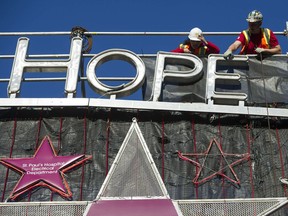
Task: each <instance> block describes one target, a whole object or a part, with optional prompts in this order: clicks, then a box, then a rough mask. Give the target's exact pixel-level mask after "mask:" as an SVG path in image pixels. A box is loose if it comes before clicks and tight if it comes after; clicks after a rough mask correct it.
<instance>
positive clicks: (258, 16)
mask: <svg viewBox="0 0 288 216" xmlns="http://www.w3.org/2000/svg"><path fill="white" fill-rule="evenodd" d="M246 20H247V21H248V22H259V21H262V20H263V15H262V13H261V12H260V11H258V10H253V11H251V12H250V13H249V14H248V17H247V19H246Z"/></svg>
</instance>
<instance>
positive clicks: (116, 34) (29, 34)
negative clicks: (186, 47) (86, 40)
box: [0, 30, 286, 36]
mask: <svg viewBox="0 0 288 216" xmlns="http://www.w3.org/2000/svg"><path fill="white" fill-rule="evenodd" d="M285 32H286V30H285V31H283V32H274V34H275V35H285ZM70 34H71V32H0V36H53V35H54V36H55V35H70ZM84 34H85V35H95V36H111V35H114V36H186V35H188V34H189V32H85V33H84ZM203 34H204V35H215V36H218V35H221V36H223V35H239V34H240V32H203Z"/></svg>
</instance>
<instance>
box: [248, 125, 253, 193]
mask: <svg viewBox="0 0 288 216" xmlns="http://www.w3.org/2000/svg"><path fill="white" fill-rule="evenodd" d="M249 129H251V125H250V126H249V124H248V123H247V124H246V139H247V144H248V153H249V155H251V137H250V130H249ZM249 167H250V184H251V198H254V196H255V190H254V182H253V168H252V161H251V160H249Z"/></svg>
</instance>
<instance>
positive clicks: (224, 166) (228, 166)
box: [178, 138, 250, 184]
mask: <svg viewBox="0 0 288 216" xmlns="http://www.w3.org/2000/svg"><path fill="white" fill-rule="evenodd" d="M213 145H216V149H217V150H218V151H219V153H220V154H218V156H220V157H221V161H219V163H220V162H221V165H220V164H219V166H220V168H219V169H218V170H213V169H211V168H210V167H208V166H206V164H205V163H206V161H207V157H208V156H209V155H210V156H211V155H212V153H211V149H212V147H213ZM213 156H214V155H213ZM178 157H179V158H181V159H182V160H185V161H189V162H190V163H192V164H193V165H195V166H196V167H197V168H196V176H195V178H194V179H193V180H192V182H193V183H194V184H202V183H204V182H206V181H209V180H210V179H212V178H214V177H215V176H222V177H223V178H226V179H228V180H229V181H231V182H233V183H235V184H240V180H239V178H238V177H237V175H236V173H235V171H234V169H233V166H236V165H237V164H240V163H242V162H243V161H245V160H249V159H250V154H249V153H245V154H228V153H224V152H223V150H222V148H221V145H220V144H219V143H218V142H217V141H216V139H215V138H214V139H212V140H211V141H210V144H209V146H208V149H207V150H206V151H205V152H203V153H181V152H179V151H178ZM189 157H195V158H200V157H204V159H203V160H202V163H199V162H198V160H197V161H195V160H193V159H190V158H189ZM227 157H233V158H238V159H237V160H234V162H232V163H229V162H228V160H227ZM215 162H216V160H215ZM204 168H206V169H209V174H210V175H209V174H208V175H206V176H204V177H202V178H201V179H200V175H201V173H203V170H204ZM225 171H226V173H227V172H230V173H231V174H232V178H231V177H229V176H228V175H226V174H225Z"/></svg>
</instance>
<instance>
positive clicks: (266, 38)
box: [240, 28, 271, 54]
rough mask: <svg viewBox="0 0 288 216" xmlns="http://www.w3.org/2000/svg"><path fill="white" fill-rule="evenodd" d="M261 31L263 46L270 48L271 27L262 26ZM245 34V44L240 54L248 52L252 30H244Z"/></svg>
mask: <svg viewBox="0 0 288 216" xmlns="http://www.w3.org/2000/svg"><path fill="white" fill-rule="evenodd" d="M261 32H262V38H261V47H262V48H264V49H268V48H270V33H271V31H270V29H268V28H261ZM242 33H243V34H244V37H245V45H244V46H243V47H242V49H241V51H240V54H246V49H247V47H248V44H249V42H250V32H249V30H248V29H247V30H244V31H243V32H242Z"/></svg>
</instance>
